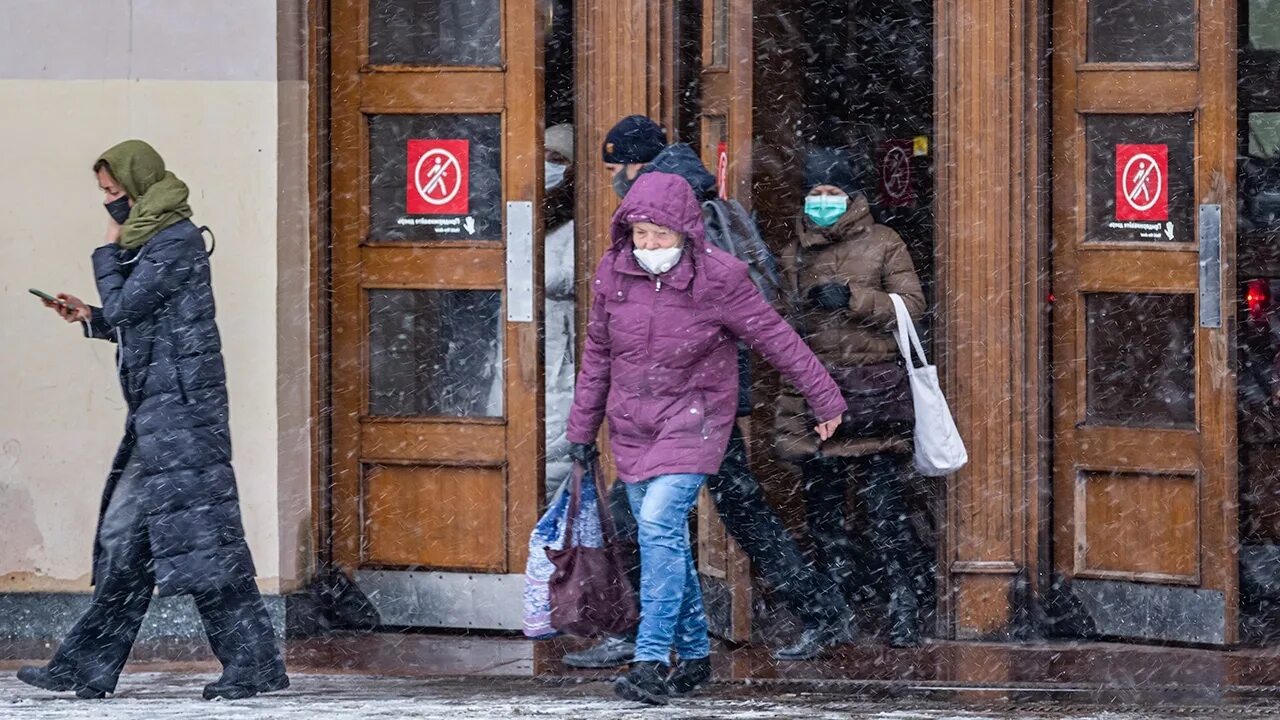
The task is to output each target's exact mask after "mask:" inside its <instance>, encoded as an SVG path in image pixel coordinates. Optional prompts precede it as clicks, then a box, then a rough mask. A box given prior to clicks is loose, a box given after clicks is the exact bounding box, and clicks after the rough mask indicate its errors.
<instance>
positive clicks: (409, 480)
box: [363, 465, 507, 572]
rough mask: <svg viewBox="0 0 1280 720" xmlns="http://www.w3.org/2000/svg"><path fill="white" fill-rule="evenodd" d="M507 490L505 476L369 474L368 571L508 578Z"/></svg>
mask: <svg viewBox="0 0 1280 720" xmlns="http://www.w3.org/2000/svg"><path fill="white" fill-rule="evenodd" d="M505 482H506V478H505V475H504V473H503V472H502V469H501V468H457V467H450V466H444V467H430V466H428V467H423V466H396V465H370V466H367V467H366V470H365V482H364V485H365V498H364V506H365V518H366V520H365V522H366V527H365V538H366V548H365V557H364V562H363V565H364V566H366V567H384V568H385V567H390V568H397V567H429V568H438V569H451V570H473V571H477V572H496V571H501V570H502V569H503V568H504V567H505V565H506V559H507V558H506V547H505V546H504V545H502V544H500V543H494V542H493V538H494V537H502V536H503V535H504V531H505V527H504V526H505V525H506V507H505V506H504V503H502V502H495V498H501V497H503V495H505V492H504V487H503V485H504V484H505Z"/></svg>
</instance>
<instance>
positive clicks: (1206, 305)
mask: <svg viewBox="0 0 1280 720" xmlns="http://www.w3.org/2000/svg"><path fill="white" fill-rule="evenodd" d="M1199 220H1200V222H1199V225H1200V327H1203V328H1220V327H1222V206H1221V205H1214V204H1206V205H1201V206H1200V219H1199Z"/></svg>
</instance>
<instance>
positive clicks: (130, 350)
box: [18, 140, 289, 699]
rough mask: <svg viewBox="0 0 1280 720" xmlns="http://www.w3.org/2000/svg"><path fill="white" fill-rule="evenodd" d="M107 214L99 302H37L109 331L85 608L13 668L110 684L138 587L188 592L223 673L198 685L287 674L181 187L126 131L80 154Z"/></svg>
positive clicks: (90, 692)
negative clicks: (244, 511)
mask: <svg viewBox="0 0 1280 720" xmlns="http://www.w3.org/2000/svg"><path fill="white" fill-rule="evenodd" d="M93 169H94V172H95V173H96V174H97V176H98V183H99V185H100V187H101V189H102V191H103V193H104V194H105V195H106V209H107V213H108V214H109V215H110V216H111V221H110V222H109V224H108V231H107V243H106V244H105V245H103V246H102V247H100V248H98V249H97V250H95V251H94V253H93V267H94V274H95V276H96V278H97V285H98V293H99V295H100V296H101V298H102V307H90V306H88V305H86V304H84V303H83V302H81V301H80V300H79V299H77V298H75V297H73V296H70V295H66V294H62V295H59V296H58V297H59V299H60V302H58V303H50V302H46V304H47V305H48V306H49V307H51V308H53V309H55V310H57V311H58V313H59V314H60V315H61V316H62V317H63V318H64V319H65V320H67V321H68V322H80V323H83V325H84V328H85V334H86V335H87V336H88V337H93V338H100V339H104V340H110V341H112V342H115V343H116V356H117V369H118V372H119V375H120V385H121V388H122V390H123V391H124V397H125V402H126V405H127V406H128V417H127V420H126V422H125V433H124V439H123V440H122V441H121V443H120V447H119V450H118V451H117V452H116V457H115V462H114V463H113V465H112V470H111V474H110V475H109V476H108V478H107V485H106V490H105V492H104V493H103V498H102V509H101V512H100V513H99V518H98V531H97V535H96V538H95V542H94V554H93V579H94V586H95V587H94V595H93V601H92V604H91V605H90V607H89V609H88V610H87V611H86V612H85V614H84V615H83V616H82V617H81V618H80V620H79V622H77V623H76V625H75V627H74V628H72V630H71V632H70V633H69V634H68V635H67V637H66V639H65V640H64V641H63V643H62V645H61V646H60V647H59V648H58V651H57V653H55V655H54V657H53V659H52V660H51V661H50V662H49V664H48V665H47V666H45V667H43V668H32V667H28V668H23V669H22V670H21V671H20V672H19V673H18V677H19V678H20V679H22V680H23V681H25V682H27V683H30V684H32V685H35V686H37V687H41V688H45V689H48V690H63V691H72V690H73V691H75V692H76V694H77V695H78V696H80V697H103V696H105V695H106V694H107V693H109V692H114V690H115V686H116V681H117V680H118V678H119V675H120V671H121V669H122V668H123V666H124V663H125V660H126V659H127V658H128V655H129V650H130V648H131V647H132V645H133V640H134V638H135V637H136V635H137V632H138V628H139V626H141V624H142V619H143V617H144V616H145V614H146V611H147V606H148V605H149V604H150V601H151V596H152V594H153V591H154V590H155V589H156V588H158V589H159V591H160V594H161V595H180V594H191V595H192V596H194V598H195V601H196V606H197V607H198V608H199V611H200V615H201V618H202V619H203V621H204V626H205V631H206V632H207V633H208V636H209V643H210V645H212V647H213V651H214V654H215V655H217V657H218V659H219V660H220V661H221V662H222V664H223V675H222V677H221V678H220V679H219V680H218V681H217V682H215V683H213V684H211V685H209V686H208V687H206V688H205V691H204V696H205V698H206V699H212V698H214V697H226V698H243V697H249V696H252V695H255V694H257V693H259V692H266V691H270V690H279V689H282V688H284V687H287V686H288V682H289V681H288V677H287V676H286V675H285V669H284V662H283V660H282V659H281V656H280V652H279V649H278V648H277V646H276V639H275V633H274V631H273V629H272V627H271V623H270V619H269V617H268V615H267V611H266V607H265V605H264V604H263V602H262V597H261V596H260V595H259V594H258V589H257V585H256V584H255V583H254V574H255V571H254V566H253V559H252V557H251V556H250V554H249V546H248V545H247V544H246V543H245V537H244V528H243V525H242V523H241V519H240V505H239V498H238V496H237V493H236V480H235V474H234V472H233V471H232V469H231V434H230V431H229V429H228V425H227V417H228V413H227V386H226V371H225V368H224V366H223V361H222V345H221V341H220V339H219V335H218V327H217V324H216V323H215V321H214V302H213V288H212V285H211V283H210V275H209V256H208V253H207V252H206V251H205V244H204V238H203V236H202V234H201V230H200V229H199V228H197V227H196V226H195V224H194V223H192V222H191V220H190V217H191V209H190V207H189V206H188V205H187V196H188V190H187V186H186V185H185V184H184V183H183V182H182V181H181V180H179V179H178V178H177V177H176V176H174V174H173V173H171V172H168V171H167V170H166V169H165V166H164V161H163V160H162V159H161V158H160V155H159V154H157V153H156V151H155V150H154V149H152V148H151V146H150V145H147V144H146V143H144V142H142V141H139V140H129V141H126V142H124V143H121V144H119V145H117V146H115V147H113V148H111V149H110V150H108V151H107V152H105V153H103V155H102V157H100V158H99V159H98V161H97V162H96V163H95V164H94V167H93Z"/></svg>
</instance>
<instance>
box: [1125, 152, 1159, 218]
mask: <svg viewBox="0 0 1280 720" xmlns="http://www.w3.org/2000/svg"><path fill="white" fill-rule="evenodd" d="M1168 219H1169V146H1168V145H1123V144H1122V145H1116V220H1146V221H1163V220H1168Z"/></svg>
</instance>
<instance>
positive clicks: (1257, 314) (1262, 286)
mask: <svg viewBox="0 0 1280 720" xmlns="http://www.w3.org/2000/svg"><path fill="white" fill-rule="evenodd" d="M1244 303H1245V305H1246V306H1248V308H1249V319H1250V320H1252V321H1254V322H1264V321H1265V320H1266V319H1267V317H1266V316H1267V310H1268V309H1269V307H1270V305H1271V288H1270V286H1269V284H1268V283H1267V281H1266V280H1251V281H1250V282H1249V287H1248V288H1247V289H1246V290H1245V291H1244Z"/></svg>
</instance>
